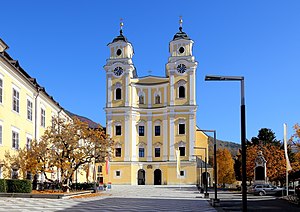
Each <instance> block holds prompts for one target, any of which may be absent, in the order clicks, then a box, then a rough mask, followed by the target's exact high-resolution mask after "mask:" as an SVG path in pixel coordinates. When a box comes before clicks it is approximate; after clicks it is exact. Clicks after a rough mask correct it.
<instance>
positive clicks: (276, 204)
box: [216, 199, 300, 212]
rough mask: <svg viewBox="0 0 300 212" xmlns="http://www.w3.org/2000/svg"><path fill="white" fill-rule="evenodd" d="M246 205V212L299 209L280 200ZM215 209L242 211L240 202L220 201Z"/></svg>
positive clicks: (255, 201)
mask: <svg viewBox="0 0 300 212" xmlns="http://www.w3.org/2000/svg"><path fill="white" fill-rule="evenodd" d="M247 203H248V204H247V209H248V211H272V212H273V211H280V212H282V211H289V212H290V211H295V212H296V211H300V207H299V206H298V205H295V204H292V203H290V202H288V201H286V200H282V199H272V200H263V199H261V200H251V201H249V200H248V202H247ZM216 209H217V210H218V211H242V201H241V200H222V199H221V201H220V207H216Z"/></svg>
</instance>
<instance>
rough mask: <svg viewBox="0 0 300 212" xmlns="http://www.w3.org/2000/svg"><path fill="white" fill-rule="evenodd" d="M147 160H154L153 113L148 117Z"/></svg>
mask: <svg viewBox="0 0 300 212" xmlns="http://www.w3.org/2000/svg"><path fill="white" fill-rule="evenodd" d="M147 161H152V113H148V117H147Z"/></svg>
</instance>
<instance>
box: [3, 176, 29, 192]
mask: <svg viewBox="0 0 300 212" xmlns="http://www.w3.org/2000/svg"><path fill="white" fill-rule="evenodd" d="M6 184H7V193H30V192H31V191H32V186H31V181H30V180H9V179H7V180H6Z"/></svg>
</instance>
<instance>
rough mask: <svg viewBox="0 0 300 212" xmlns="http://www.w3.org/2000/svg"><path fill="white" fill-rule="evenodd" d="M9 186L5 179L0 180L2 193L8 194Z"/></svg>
mask: <svg viewBox="0 0 300 212" xmlns="http://www.w3.org/2000/svg"><path fill="white" fill-rule="evenodd" d="M6 190H7V184H6V180H5V179H0V192H6Z"/></svg>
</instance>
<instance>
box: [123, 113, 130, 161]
mask: <svg viewBox="0 0 300 212" xmlns="http://www.w3.org/2000/svg"><path fill="white" fill-rule="evenodd" d="M124 128H125V130H124V131H125V132H124V134H125V135H124V139H125V141H124V142H125V157H124V161H130V140H129V132H130V131H129V130H130V117H129V115H128V114H126V115H125V127H124Z"/></svg>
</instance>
